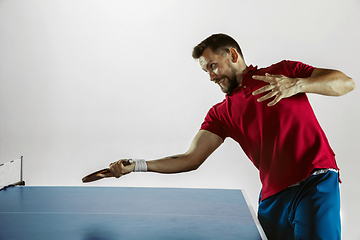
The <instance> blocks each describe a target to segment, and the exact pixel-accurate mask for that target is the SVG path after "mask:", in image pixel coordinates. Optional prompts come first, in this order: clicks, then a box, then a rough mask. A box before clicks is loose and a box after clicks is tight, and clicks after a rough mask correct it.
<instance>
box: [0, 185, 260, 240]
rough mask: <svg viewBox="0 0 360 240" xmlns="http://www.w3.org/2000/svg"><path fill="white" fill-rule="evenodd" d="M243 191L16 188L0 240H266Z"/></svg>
mask: <svg viewBox="0 0 360 240" xmlns="http://www.w3.org/2000/svg"><path fill="white" fill-rule="evenodd" d="M253 215H254V214H252V212H251V211H250V209H249V206H248V204H247V202H246V200H245V198H244V195H243V193H242V191H241V190H225V189H184V188H123V187H88V186H86V187H33V186H16V187H10V188H7V189H5V190H2V191H0V240H18V239H21V240H23V239H24V240H25V239H26V240H28V239H30V240H31V239H36V240H42V239H47V240H58V239H62V240H64V239H66V240H70V239H71V240H77V239H80V240H115V239H127V240H135V239H139V240H146V239H156V240H159V239H160V240H161V239H170V240H171V239H175V240H180V239H184V240H185V239H186V240H191V239H194V240H195V239H196V240H200V239H206V240H211V239H216V240H226V239H231V240H234V239H246V240H259V239H266V237H265V236H264V234H263V232H262V230H261V227H260V226H259V225H258V222H256V219H254V216H253Z"/></svg>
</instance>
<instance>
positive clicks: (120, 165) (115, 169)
mask: <svg viewBox="0 0 360 240" xmlns="http://www.w3.org/2000/svg"><path fill="white" fill-rule="evenodd" d="M127 160H128V159H121V160H119V161H116V162H113V163H110V165H109V169H110V173H107V174H102V176H103V177H116V178H119V177H121V176H123V175H126V174H129V173H131V172H133V171H134V168H135V163H134V162H133V163H131V164H130V165H126V166H124V162H125V161H127Z"/></svg>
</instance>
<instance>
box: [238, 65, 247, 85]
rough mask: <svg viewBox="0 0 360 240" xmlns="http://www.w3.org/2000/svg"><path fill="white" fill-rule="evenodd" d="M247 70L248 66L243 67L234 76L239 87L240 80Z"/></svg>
mask: <svg viewBox="0 0 360 240" xmlns="http://www.w3.org/2000/svg"><path fill="white" fill-rule="evenodd" d="M248 70H249V68H248V66H246V65H244V67H243V68H241V70H240V71H239V73H238V74H236V80H237V82H238V84H239V86H241V84H242V80H243V75H244V73H247V71H248Z"/></svg>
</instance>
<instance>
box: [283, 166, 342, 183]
mask: <svg viewBox="0 0 360 240" xmlns="http://www.w3.org/2000/svg"><path fill="white" fill-rule="evenodd" d="M329 171H332V172H336V173H338V172H339V171H338V170H337V169H333V168H322V169H316V170H314V171H313V172H312V173H311V174H310V175H309V176H308V177H307V178H305V179H303V180H301V181H299V182H297V183H295V184H293V185H291V186H289V187H296V186H299V185H300V183H302V182H304V181H306V180H307V179H309V178H310V177H311V176H315V175H319V174H323V173H327V172H329Z"/></svg>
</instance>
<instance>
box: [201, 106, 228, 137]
mask: <svg viewBox="0 0 360 240" xmlns="http://www.w3.org/2000/svg"><path fill="white" fill-rule="evenodd" d="M200 129H201V130H207V131H209V132H212V133H214V134H216V135H218V136H220V137H221V138H222V139H223V140H224V139H225V138H226V137H228V135H227V134H226V132H225V130H224V128H223V127H222V124H221V122H220V120H219V119H218V117H217V114H216V107H215V106H214V107H212V108H211V109H210V110H209V112H208V113H207V115H206V117H205V119H204V122H203V123H202V124H201V128H200Z"/></svg>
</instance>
